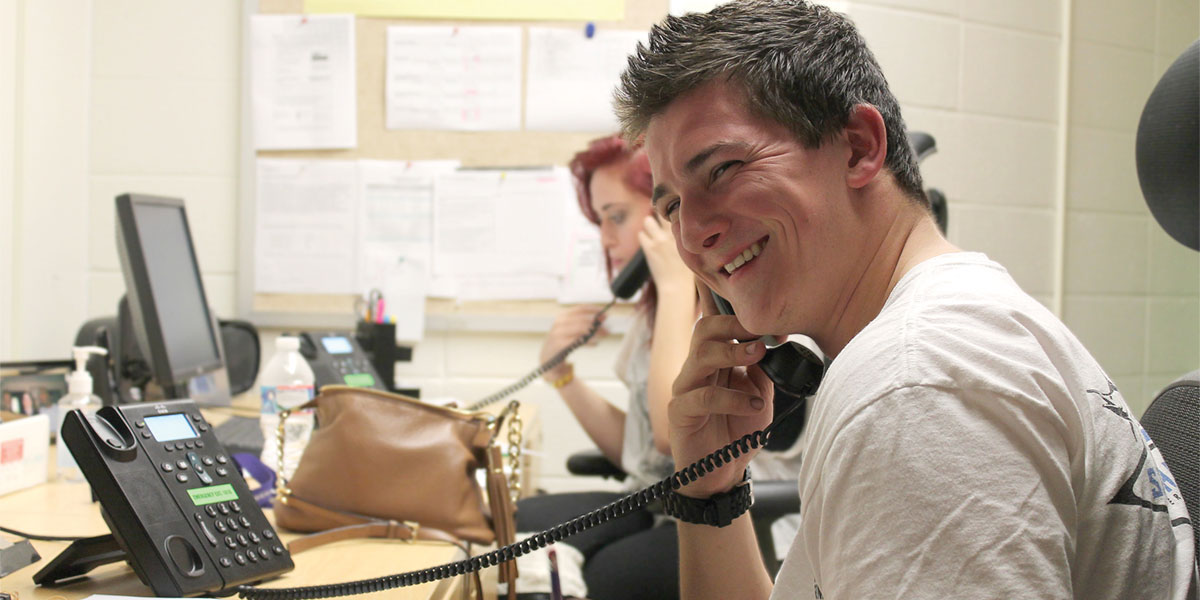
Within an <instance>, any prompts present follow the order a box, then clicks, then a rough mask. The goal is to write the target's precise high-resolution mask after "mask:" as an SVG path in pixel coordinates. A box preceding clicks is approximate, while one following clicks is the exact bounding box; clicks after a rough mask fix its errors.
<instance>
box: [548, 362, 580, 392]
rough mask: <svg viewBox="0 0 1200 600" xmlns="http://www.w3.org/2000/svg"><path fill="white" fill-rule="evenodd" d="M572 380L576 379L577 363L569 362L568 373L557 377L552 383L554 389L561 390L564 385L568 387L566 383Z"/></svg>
mask: <svg viewBox="0 0 1200 600" xmlns="http://www.w3.org/2000/svg"><path fill="white" fill-rule="evenodd" d="M572 381H575V365H573V364H571V363H567V374H566V375H563V376H562V377H559V378H558V379H555V380H554V383H552V384H550V385H553V386H554V389H556V390H561V389H563V388H564V387H566V385H567V384H568V383H571V382H572Z"/></svg>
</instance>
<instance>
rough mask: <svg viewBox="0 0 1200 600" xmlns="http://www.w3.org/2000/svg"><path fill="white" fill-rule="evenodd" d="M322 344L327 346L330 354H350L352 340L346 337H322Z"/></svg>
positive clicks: (326, 349) (326, 348)
mask: <svg viewBox="0 0 1200 600" xmlns="http://www.w3.org/2000/svg"><path fill="white" fill-rule="evenodd" d="M321 345H322V346H325V351H326V352H328V353H330V354H350V352H351V348H350V340H348V339H346V338H344V337H325V338H321Z"/></svg>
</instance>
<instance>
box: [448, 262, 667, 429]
mask: <svg viewBox="0 0 1200 600" xmlns="http://www.w3.org/2000/svg"><path fill="white" fill-rule="evenodd" d="M649 277H650V265H649V264H648V263H647V262H646V254H645V253H644V252H642V251H641V250H638V251H637V254H635V255H634V256H633V258H631V259H630V260H629V263H628V264H626V265H625V266H624V267H623V268H622V269H621V272H620V273H618V274H617V276H616V277H614V278H613V280H612V284H611V285H610V286H609V288H610V289H611V290H612V293H613V299H612V301H611V302H609V303H608V304H606V305H605V306H604V308H602V309H600V312H599V313H597V314H596V317H595V318H594V319H592V325H591V327H589V328H588V330H587V331H586V332H584V334H583V335H581V336H579V338H578V339H576V340H575V341H573V342H571V344H570V345H569V346H567V347H566V348H563V349H562V350H559V351H558V354H555V355H554V356H552V357H550V360H547V361H546V362H544V363H542V364H541V365H539V366H538V368H536V369H534V370H533V371H531V372H530V373H529V374H527V375H526V376H525V377H522V378H521V379H520V380H518V381H517V382H516V383H514V384H512V385H510V386H508V387H506V388H504V389H502V390H500V391H498V392H496V393H494V394H492V395H490V396H488V397H486V398H484V399H482V400H479V401H477V402H475V403H474V404H471V405H469V406H467V410H469V411H477V410H481V409H483V408H484V407H486V406H489V405H491V404H495V403H496V402H499V401H501V400H503V399H505V398H507V397H508V396H510V395H512V394H513V393H515V392H517V391H518V390H520V389H522V388H524V387H525V386H527V385H529V384H530V383H533V382H534V381H535V380H537V378H538V377H541V376H542V373H545V372H546V371H549V370H550V369H553V368H554V367H557V366H558V365H560V364H562V362H563V361H564V360H567V357H568V356H570V354H571V353H572V352H574V351H575V350H576V349H578V348H579V347H580V346H582V345H584V344H586V343H588V341H590V340H591V339H592V337H594V336H595V335H596V332H597V331H600V325H601V323H602V321H601V319H603V317H604V313H606V312H608V309H610V308H612V307H613V305H614V304H616V303H617V298H620V299H622V300H628V299H630V298H632V297H633V295H634V294H636V293H637V291H638V290H639V289H641V288H642V286H643V285H645V283H646V279H648V278H649Z"/></svg>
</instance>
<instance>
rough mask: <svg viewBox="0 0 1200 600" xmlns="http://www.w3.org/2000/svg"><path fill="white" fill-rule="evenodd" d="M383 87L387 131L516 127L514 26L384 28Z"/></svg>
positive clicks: (517, 37)
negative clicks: (385, 39) (385, 101)
mask: <svg viewBox="0 0 1200 600" xmlns="http://www.w3.org/2000/svg"><path fill="white" fill-rule="evenodd" d="M385 87H386V92H385V93H386V96H387V128H388V129H422V130H423V129H450V130H459V131H490V130H516V129H519V128H520V126H521V29H520V28H519V27H436V26H429V27H418V26H395V27H388V30H387V82H386V86H385Z"/></svg>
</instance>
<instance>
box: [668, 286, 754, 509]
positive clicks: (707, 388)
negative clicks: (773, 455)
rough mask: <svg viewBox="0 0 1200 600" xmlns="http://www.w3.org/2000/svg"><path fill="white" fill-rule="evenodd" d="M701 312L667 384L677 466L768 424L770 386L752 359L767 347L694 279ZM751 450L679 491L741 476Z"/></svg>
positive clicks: (699, 493)
mask: <svg viewBox="0 0 1200 600" xmlns="http://www.w3.org/2000/svg"><path fill="white" fill-rule="evenodd" d="M697 286H698V291H699V293H700V303H701V306H702V308H703V312H704V316H703V317H702V318H701V319H700V320H699V321H698V322H697V323H696V328H695V330H694V331H693V333H692V343H691V349H690V351H689V352H688V357H687V360H686V361H685V362H684V363H683V368H682V369H681V370H680V372H679V377H677V378H676V379H675V385H674V386H673V388H672V396H673V397H672V399H671V404H670V406H669V407H668V411H667V414H668V419H669V422H670V428H671V453H672V454H673V455H674V458H675V464H676V466H678V467H680V468H682V467H684V466H686V465H689V464H691V463H693V462H695V461H696V460H698V459H700V458H703V457H704V456H706V455H708V454H709V453H710V452H712V451H713V450H716V449H717V448H720V447H722V446H725V445H727V444H729V443H730V442H732V441H734V440H737V439H739V438H741V437H742V436H744V435H746V434H748V433H753V432H755V431H758V430H760V429H763V428H764V427H766V426H767V425H769V424H770V423H771V416H772V406H773V405H772V399H773V396H774V386H773V384H772V383H771V380H770V379H769V378H768V377H767V376H766V374H765V373H763V371H762V369H760V368H759V367H758V366H757V365H756V364H755V363H757V362H758V361H759V360H760V359H762V357H763V355H764V354H765V352H766V348H765V346H764V345H763V343H762V342H761V341H757V340H756V341H754V342H747V343H738V342H737V340H738V339H739V338H740V339H748V338H756V337H757V336H756V335H754V334H753V333H751V332H749V331H747V330H746V329H745V328H744V327H742V325H741V323H739V322H738V320H737V317H735V316H733V315H722V314H719V311H718V310H717V307H716V304H715V303H714V302H713V299H712V294H710V293H709V290H708V287H707V286H705V285H704V284H702V283H697ZM752 454H753V452H747V453H743V454H742V455H741V456H740V457H738V458H737V459H735V460H734V461H733V462H730V463H726V464H725V465H724V466H723V467H721V468H720V469H717V470H716V471H714V472H712V473H709V474H708V475H706V476H705V477H703V478H701V479H700V480H698V481H695V482H693V483H691V484H689V485H687V486H685V487H683V488H681V489H680V490H679V493H680V494H683V495H685V496H692V497H695V498H707V497H709V496H712V495H713V494H716V493H720V492H724V491H727V490H729V489H730V488H732V487H733V486H734V485H736V484H737V483H739V482H740V481H741V480H742V472H743V471H744V470H745V468H746V465H747V464H749V462H750V457H751V455H752Z"/></svg>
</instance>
